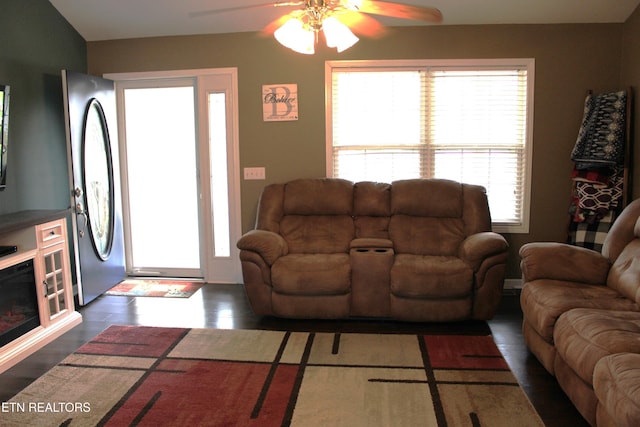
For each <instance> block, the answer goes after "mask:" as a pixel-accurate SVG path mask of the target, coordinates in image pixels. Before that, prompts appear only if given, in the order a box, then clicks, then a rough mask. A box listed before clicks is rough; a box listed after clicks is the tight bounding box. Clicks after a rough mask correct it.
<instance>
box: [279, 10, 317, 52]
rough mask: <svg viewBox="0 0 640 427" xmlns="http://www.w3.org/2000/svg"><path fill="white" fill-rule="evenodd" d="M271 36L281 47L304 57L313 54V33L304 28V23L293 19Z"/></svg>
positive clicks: (314, 38)
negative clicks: (302, 54)
mask: <svg viewBox="0 0 640 427" xmlns="http://www.w3.org/2000/svg"><path fill="white" fill-rule="evenodd" d="M273 36H274V37H275V38H276V40H277V41H278V42H279V43H280V44H281V45H283V46H285V47H288V48H289V49H291V50H293V51H295V52H298V53H304V54H306V55H312V54H314V53H315V44H316V35H315V32H314V31H312V30H309V29H307V28H305V25H304V22H302V21H301V20H300V19H299V18H296V17H293V18H291V19H289V20H287V22H285V23H284V25H282V26H281V27H280V28H278V29H277V30H276V31H275V32H274V33H273Z"/></svg>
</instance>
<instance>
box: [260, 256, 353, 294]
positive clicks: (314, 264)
mask: <svg viewBox="0 0 640 427" xmlns="http://www.w3.org/2000/svg"><path fill="white" fill-rule="evenodd" d="M271 283H272V286H273V289H274V291H275V292H277V293H280V294H288V295H305V296H312V295H341V294H347V293H349V290H350V288H351V267H350V264H349V254H310V255H307V254H291V255H287V256H283V257H281V258H279V259H278V260H277V261H276V262H275V263H274V264H273V266H272V267H271Z"/></svg>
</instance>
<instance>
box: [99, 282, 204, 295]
mask: <svg viewBox="0 0 640 427" xmlns="http://www.w3.org/2000/svg"><path fill="white" fill-rule="evenodd" d="M202 285H203V283H201V282H190V281H186V280H171V279H125V280H123V281H122V282H120V283H118V284H117V285H115V286H114V287H113V288H111V289H109V290H108V291H107V292H105V294H107V295H122V296H130V297H164V298H189V297H190V296H191V295H193V294H194V293H196V292H197V291H198V289H200V288H201V287H202Z"/></svg>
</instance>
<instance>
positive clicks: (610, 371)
mask: <svg viewBox="0 0 640 427" xmlns="http://www.w3.org/2000/svg"><path fill="white" fill-rule="evenodd" d="M593 386H594V389H595V393H596V396H597V397H598V401H599V402H600V404H599V407H598V412H597V416H596V419H597V423H598V425H599V426H613V425H616V426H618V427H637V426H640V354H632V353H619V354H613V355H611V356H607V357H604V358H602V359H600V361H599V362H598V363H597V364H596V367H595V369H594V373H593ZM614 422H615V424H614Z"/></svg>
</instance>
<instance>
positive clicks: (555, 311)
mask: <svg viewBox="0 0 640 427" xmlns="http://www.w3.org/2000/svg"><path fill="white" fill-rule="evenodd" d="M528 284H531V285H530V286H525V287H523V289H522V292H521V294H520V305H521V307H522V313H523V316H524V318H525V319H526V321H527V323H529V324H530V325H531V326H532V327H533V329H534V330H535V331H536V332H537V333H538V334H539V335H540V336H541V337H543V338H544V339H545V340H546V341H547V342H549V343H551V342H553V328H554V327H555V324H556V320H557V319H558V318H559V317H560V315H562V314H563V313H564V312H567V311H569V310H571V309H573V308H591V309H609V310H626V311H639V310H640V307H638V305H637V304H635V303H634V302H633V301H630V300H628V299H626V298H622V297H621V296H620V294H618V293H617V292H615V291H614V290H612V289H610V288H608V287H606V286H598V285H583V284H579V283H575V282H562V281H557V280H539V281H534V282H528Z"/></svg>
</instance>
